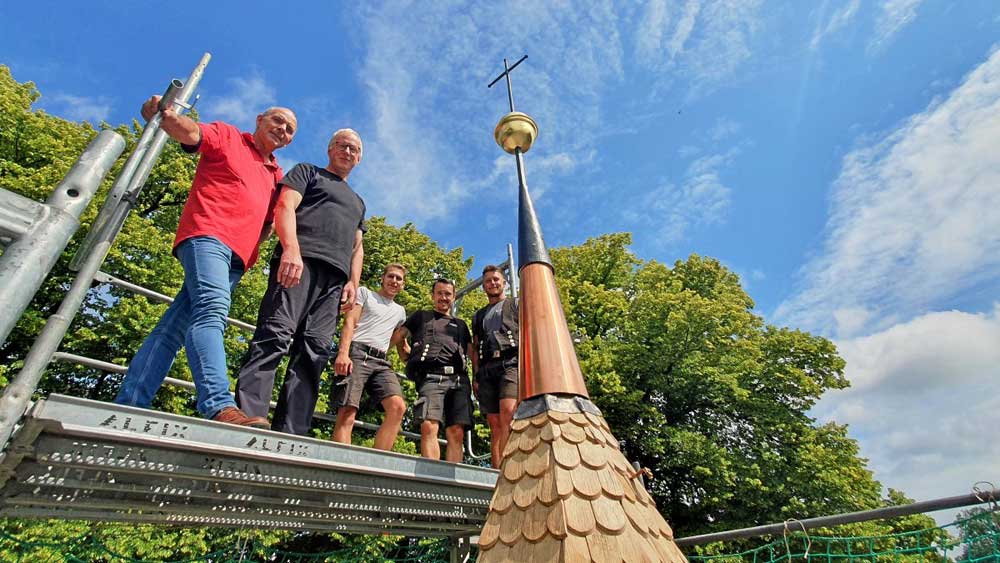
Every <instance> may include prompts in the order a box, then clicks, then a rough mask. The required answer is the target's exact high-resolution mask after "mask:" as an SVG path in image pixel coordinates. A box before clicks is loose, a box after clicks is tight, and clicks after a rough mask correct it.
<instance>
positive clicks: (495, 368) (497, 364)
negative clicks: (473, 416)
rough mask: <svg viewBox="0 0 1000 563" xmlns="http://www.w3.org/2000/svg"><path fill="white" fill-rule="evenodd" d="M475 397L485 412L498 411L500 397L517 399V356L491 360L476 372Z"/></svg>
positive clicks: (492, 412)
mask: <svg viewBox="0 0 1000 563" xmlns="http://www.w3.org/2000/svg"><path fill="white" fill-rule="evenodd" d="M476 386H477V387H478V389H477V391H476V397H477V398H478V399H479V407H480V408H481V409H482V411H483V413H485V414H499V413H500V399H517V358H511V359H509V360H503V361H492V362H489V363H486V364H483V365H481V366H480V367H479V372H478V373H476Z"/></svg>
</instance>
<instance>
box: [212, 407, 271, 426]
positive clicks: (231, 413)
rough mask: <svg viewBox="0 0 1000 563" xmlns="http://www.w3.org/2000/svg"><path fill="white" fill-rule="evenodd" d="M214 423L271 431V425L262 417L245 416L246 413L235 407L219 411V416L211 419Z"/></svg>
mask: <svg viewBox="0 0 1000 563" xmlns="http://www.w3.org/2000/svg"><path fill="white" fill-rule="evenodd" d="M212 420H214V421H216V422H225V423H226V424H235V425H237V426H250V427H253V428H263V429H265V430H270V429H271V423H270V422H268V421H267V419H266V418H264V417H263V416H247V413H245V412H243V411H241V410H240V409H238V408H236V407H226V408H224V409H222V410H221V411H219V414H217V415H215V416H214V417H212Z"/></svg>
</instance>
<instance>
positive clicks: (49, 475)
mask: <svg viewBox="0 0 1000 563" xmlns="http://www.w3.org/2000/svg"><path fill="white" fill-rule="evenodd" d="M0 479H3V480H5V483H4V484H3V487H2V489H0V516H2V517H15V518H67V519H84V520H101V521H119V522H135V523H159V524H170V525H198V526H206V525H208V526H220V527H249V526H252V527H255V528H272V529H294V530H310V531H329V532H340V533H390V534H400V535H410V536H470V535H475V534H478V533H479V530H480V529H481V528H482V525H483V523H484V521H485V519H486V513H487V509H488V507H489V502H490V498H491V497H492V495H493V488H494V486H495V485H496V480H497V472H496V471H495V470H493V469H487V468H482V467H475V466H471V465H463V464H453V463H446V462H442V461H435V460H428V459H423V458H419V457H415V456H409V455H403V454H397V453H392V452H382V451H378V450H374V449H370V448H362V447H358V446H349V445H343V444H336V443H333V442H328V441H323V440H316V439H312V438H304V437H300V436H291V435H288V434H282V433H278V432H271V431H268V430H257V429H252V428H245V427H239V426H233V425H229V424H222V423H218V422H212V421H209V420H204V419H198V418H191V417H185V416H179V415H174V414H170V413H162V412H156V411H150V410H146V409H139V408H134V407H125V406H121V405H113V404H108V403H102V402H97V401H89V400H86V399H78V398H74V397H67V396H63V395H52V396H50V397H49V398H48V399H44V400H40V401H38V402H37V403H35V404H34V405H33V406H32V408H31V409H30V411H29V412H28V414H27V415H26V417H25V419H24V421H23V423H22V425H21V426H20V427H19V428H18V430H17V431H16V433H15V435H14V438H13V440H12V441H11V444H10V446H9V447H8V449H7V451H6V453H5V454H4V457H3V459H2V461H0Z"/></svg>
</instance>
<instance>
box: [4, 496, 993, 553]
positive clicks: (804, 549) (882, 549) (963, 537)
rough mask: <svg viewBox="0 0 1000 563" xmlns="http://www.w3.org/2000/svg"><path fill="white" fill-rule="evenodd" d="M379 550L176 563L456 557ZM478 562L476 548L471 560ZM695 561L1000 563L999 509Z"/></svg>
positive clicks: (14, 540) (83, 543)
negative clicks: (894, 530) (935, 523)
mask: <svg viewBox="0 0 1000 563" xmlns="http://www.w3.org/2000/svg"><path fill="white" fill-rule="evenodd" d="M389 544H390V545H384V542H383V545H382V546H381V547H380V548H379V550H380V553H374V552H373V550H372V546H371V545H364V544H359V545H356V546H352V547H345V548H341V549H337V550H333V551H324V552H321V553H304V552H293V551H283V550H279V549H274V548H273V547H267V546H266V545H264V544H262V543H260V542H258V541H257V540H253V539H246V540H245V541H239V542H236V543H235V545H233V546H232V547H228V548H226V549H221V550H217V551H213V552H211V553H205V554H203V555H199V556H197V557H191V558H188V559H171V560H169V561H170V562H172V563H195V562H204V563H242V562H251V561H269V562H276V563H319V562H325V561H337V562H352V561H358V562H366V563H367V562H372V561H384V562H421V563H434V562H439V561H440V562H445V561H448V560H449V549H450V544H449V542H448V541H447V540H429V539H416V538H399V539H398V540H397V541H394V542H389ZM474 559H475V549H473V553H472V557H471V560H474ZM688 559H689V560H690V561H691V562H692V563H779V562H782V561H787V562H788V563H793V562H795V563H797V562H804V563H810V562H816V563H822V562H827V563H855V562H857V563H861V562H870V563H890V562H901V563H904V562H911V561H912V562H927V563H931V562H947V563H981V562H996V563H1000V510H997V509H994V510H992V511H983V512H981V513H979V514H976V515H974V516H972V517H970V518H967V519H963V520H958V521H956V522H953V523H951V524H948V525H946V526H940V527H936V528H926V529H923V530H916V531H911V532H905V533H899V534H892V535H884V536H852V537H840V536H828V535H819V534H816V535H812V534H809V533H806V532H801V531H799V532H791V531H789V532H788V533H786V534H785V535H784V536H783V537H781V538H778V539H776V540H774V541H772V542H770V543H767V544H765V545H762V546H760V547H757V548H754V549H750V550H747V551H743V552H740V553H730V554H724V555H700V556H699V555H690V556H689V557H688ZM0 560H2V561H18V562H21V561H23V562H26V563H27V562H31V563H35V562H53V563H55V562H73V563H76V562H87V563H90V562H97V561H100V562H108V563H126V562H127V563H141V562H146V561H150V562H151V561H165V560H151V559H137V558H132V557H128V556H126V555H124V554H120V553H115V552H114V551H112V550H111V549H109V548H108V547H107V546H105V545H104V544H103V543H101V542H100V541H98V540H96V539H94V537H93V536H91V535H90V534H82V535H80V536H77V537H73V538H66V539H63V540H61V541H39V540H34V541H31V540H24V539H21V538H18V537H17V536H15V535H11V534H9V533H7V532H5V531H3V530H0Z"/></svg>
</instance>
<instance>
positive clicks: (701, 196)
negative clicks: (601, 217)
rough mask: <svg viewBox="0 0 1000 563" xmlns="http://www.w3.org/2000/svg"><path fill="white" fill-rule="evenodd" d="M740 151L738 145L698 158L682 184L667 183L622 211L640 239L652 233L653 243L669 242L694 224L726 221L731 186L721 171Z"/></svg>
mask: <svg viewBox="0 0 1000 563" xmlns="http://www.w3.org/2000/svg"><path fill="white" fill-rule="evenodd" d="M737 154H739V149H732V150H730V151H729V152H727V153H725V154H713V155H709V156H704V157H702V158H699V159H697V160H695V161H694V162H692V163H691V164H690V165H689V166H688V169H687V172H686V173H685V175H684V182H683V183H682V184H681V185H679V186H678V185H675V184H673V183H667V184H664V185H662V186H660V187H658V188H656V189H654V190H652V191H650V192H649V193H648V194H646V196H645V197H644V198H643V199H642V201H641V202H640V205H638V206H636V207H635V208H629V209H627V210H625V211H623V217H624V218H625V220H626V221H627V222H629V223H632V224H633V225H634V226H635V228H636V229H637V232H636V239H637V241H640V242H641V241H642V239H646V237H650V236H651V237H652V240H651V241H650V242H652V243H653V244H654V245H656V246H659V247H663V246H669V245H671V244H673V243H676V242H677V241H680V240H682V239H683V238H684V237H685V235H686V233H687V231H688V230H689V229H690V228H691V227H694V226H702V225H712V224H717V223H721V222H722V221H724V220H725V217H726V212H727V210H728V209H729V203H730V194H731V190H730V189H729V188H728V187H727V186H726V185H725V184H724V183H723V182H722V179H721V177H720V174H721V172H722V170H724V169H725V168H726V167H727V166H729V164H730V163H731V161H732V159H733V158H734V157H735V156H736V155H737Z"/></svg>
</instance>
